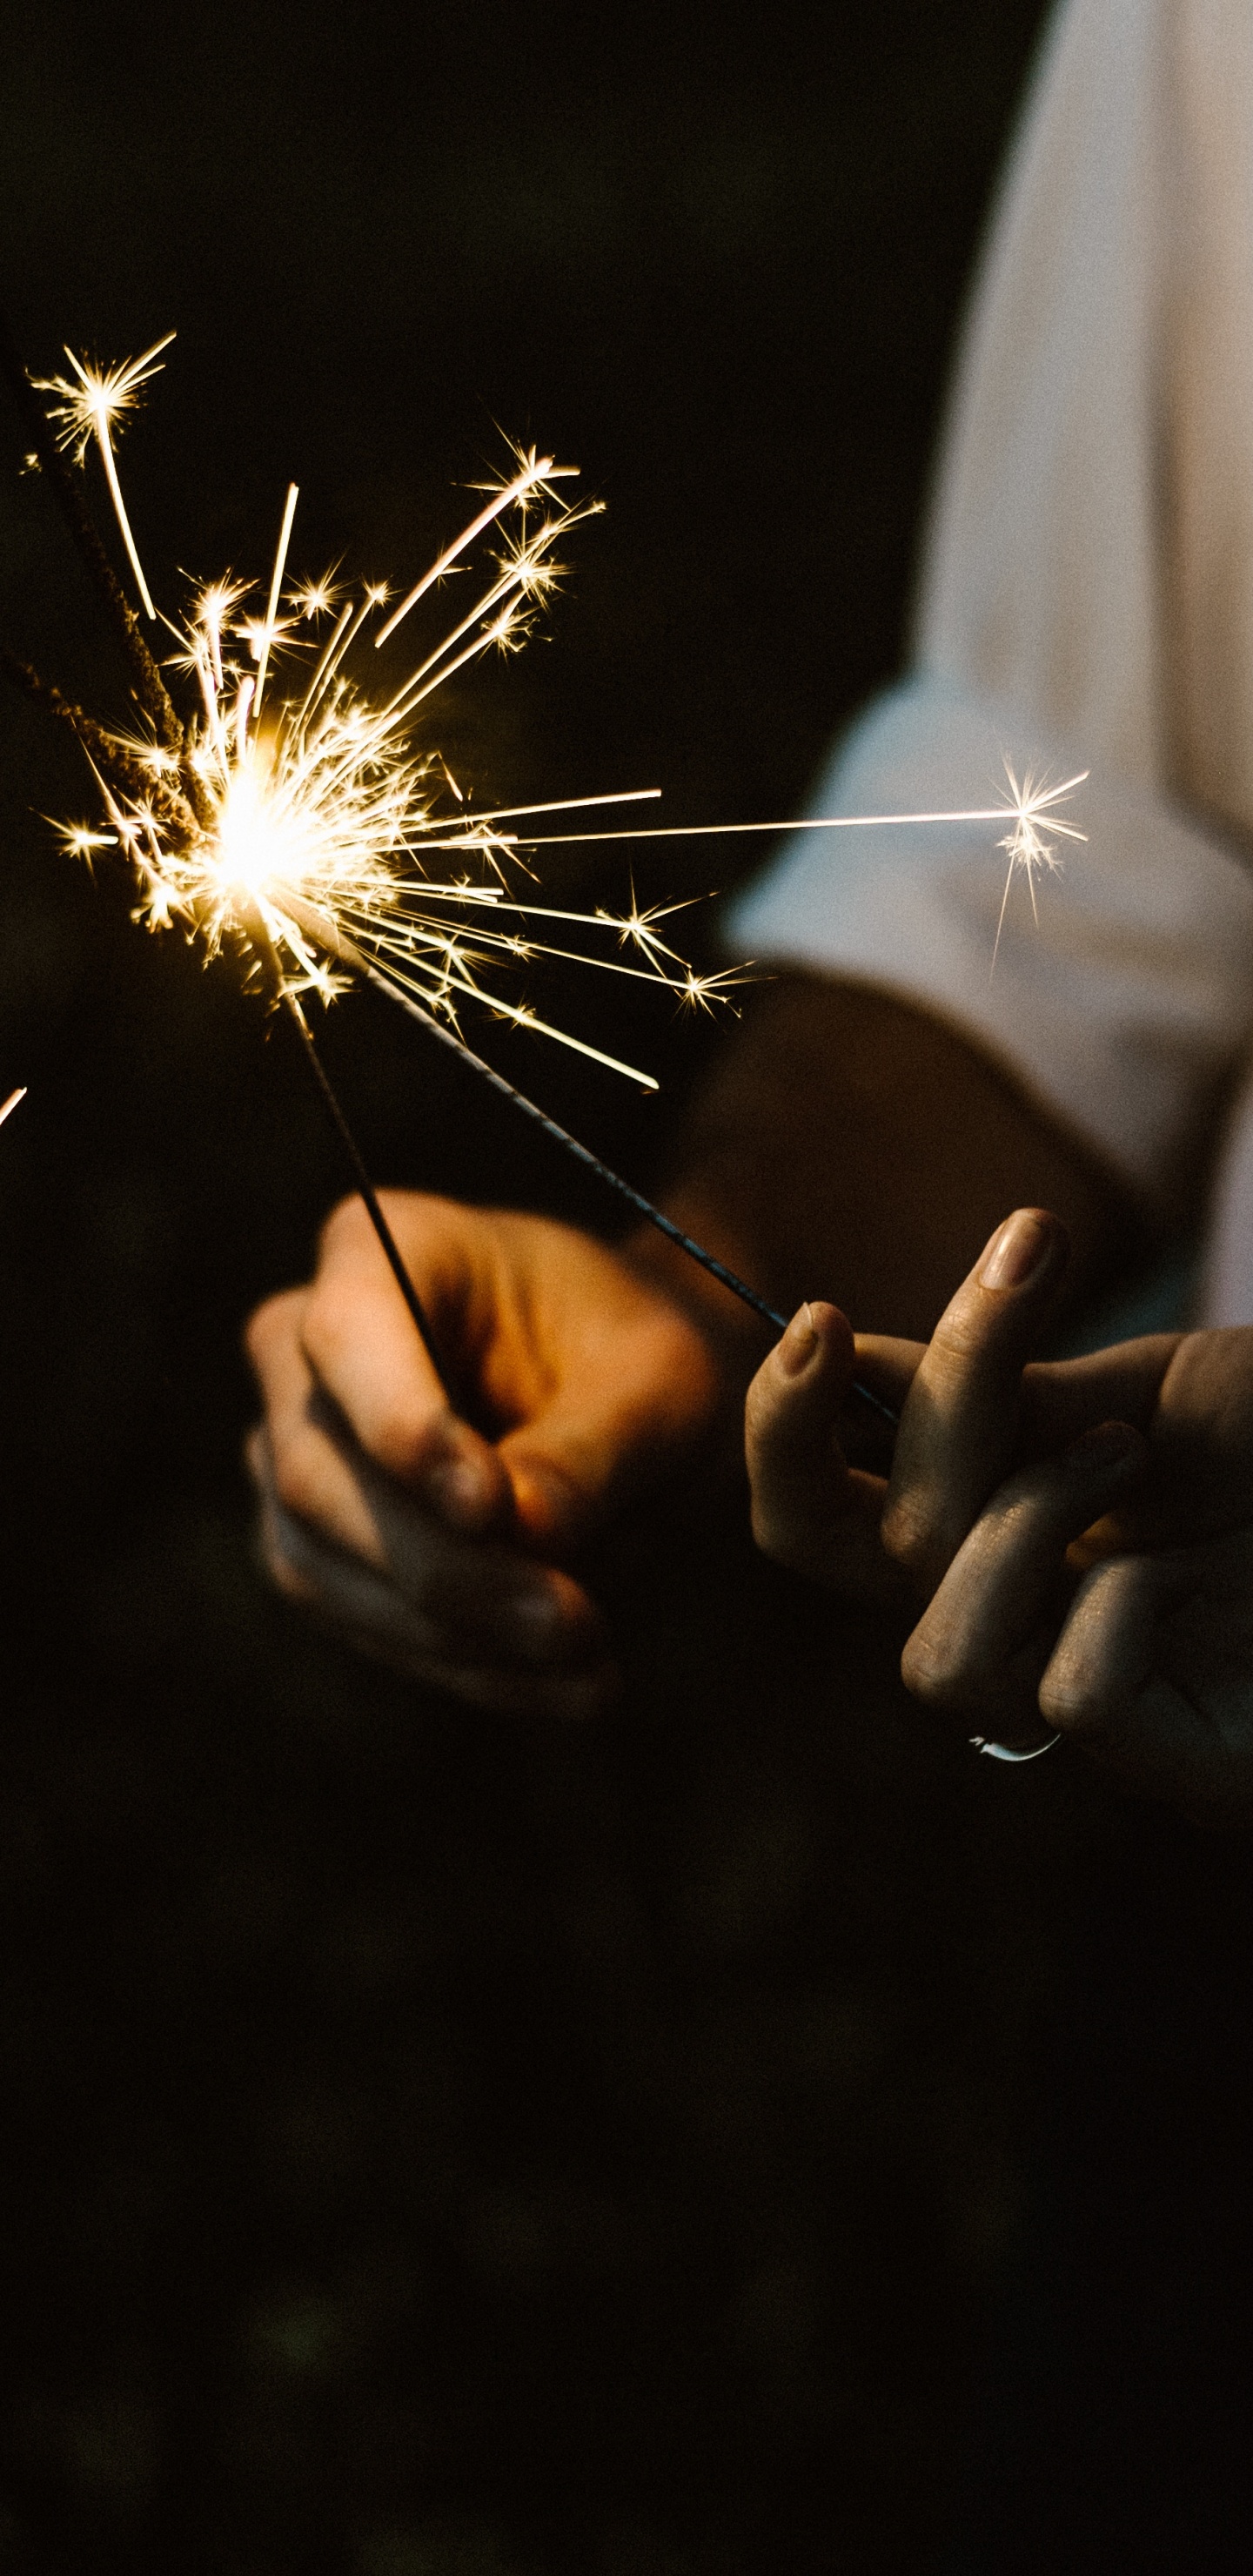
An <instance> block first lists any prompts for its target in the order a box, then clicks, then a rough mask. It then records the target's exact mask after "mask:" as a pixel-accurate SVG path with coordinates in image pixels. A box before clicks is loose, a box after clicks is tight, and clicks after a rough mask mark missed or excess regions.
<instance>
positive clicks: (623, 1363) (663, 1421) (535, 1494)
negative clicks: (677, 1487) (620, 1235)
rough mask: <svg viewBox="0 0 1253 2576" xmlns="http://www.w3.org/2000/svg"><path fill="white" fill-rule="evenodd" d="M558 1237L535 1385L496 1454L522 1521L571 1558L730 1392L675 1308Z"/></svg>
mask: <svg viewBox="0 0 1253 2576" xmlns="http://www.w3.org/2000/svg"><path fill="white" fill-rule="evenodd" d="M553 1234H554V1236H555V1237H558V1238H559V1239H558V1240H555V1241H554V1242H553V1243H552V1245H551V1247H550V1252H551V1258H547V1259H546V1263H545V1267H546V1273H547V1275H546V1281H545V1293H546V1299H547V1304H546V1309H545V1314H544V1319H543V1344H542V1347H541V1349H540V1351H539V1354H538V1356H539V1359H540V1362H541V1363H542V1365H541V1366H540V1367H539V1368H538V1369H537V1370H536V1372H535V1375H536V1379H537V1381H538V1382H537V1383H536V1384H535V1385H534V1387H533V1388H532V1389H529V1390H528V1401H527V1403H526V1405H525V1409H524V1410H523V1418H522V1419H521V1420H520V1421H519V1422H518V1423H517V1425H516V1427H515V1428H513V1429H510V1430H508V1431H506V1432H505V1434H504V1436H503V1437H502V1439H501V1441H500V1446H499V1456H500V1461H501V1465H502V1467H503V1469H504V1470H505V1473H506V1474H507V1476H508V1478H509V1481H510V1485H511V1487H512V1491H513V1502H514V1513H515V1517H516V1521H517V1525H518V1528H519V1529H520V1530H521V1531H524V1532H525V1534H526V1536H527V1538H528V1539H529V1540H530V1541H531V1543H532V1544H533V1545H534V1546H536V1547H538V1548H540V1549H543V1550H544V1551H545V1552H546V1553H553V1554H568V1553H570V1552H571V1551H572V1550H573V1549H576V1548H578V1547H581V1546H583V1545H585V1544H586V1543H587V1541H588V1540H589V1539H590V1538H591V1537H592V1536H593V1535H594V1533H595V1532H596V1531H597V1530H599V1529H601V1528H602V1527H603V1526H604V1525H605V1523H606V1522H607V1521H609V1520H610V1519H611V1518H612V1516H613V1515H614V1513H616V1512H618V1511H620V1510H621V1509H622V1508H623V1506H624V1505H626V1504H627V1503H629V1502H631V1501H632V1500H634V1499H635V1497H636V1496H637V1495H638V1494H640V1493H641V1492H643V1491H645V1490H646V1489H647V1488H648V1487H649V1486H650V1485H652V1484H654V1483H656V1481H657V1480H658V1478H659V1477H660V1476H661V1475H663V1474H664V1473H665V1472H667V1471H668V1470H669V1469H670V1468H671V1467H672V1466H673V1465H674V1464H675V1462H676V1461H678V1460H679V1459H681V1458H683V1457H684V1456H686V1455H688V1454H689V1453H690V1452H691V1450H692V1448H693V1446H694V1445H695V1443H696V1442H697V1441H698V1440H699V1439H700V1437H702V1436H703V1435H704V1434H706V1433H707V1432H708V1431H709V1430H710V1428H711V1426H712V1424H713V1423H714V1421H715V1420H716V1419H717V1417H718V1415H719V1411H720V1408H721V1406H722V1404H723V1403H724V1401H725V1397H724V1390H723V1387H722V1382H721V1377H720V1373H719V1370H718V1367H717V1364H716V1362H715V1359H714V1356H713V1352H712V1349H711V1347H710V1344H709V1343H708V1342H707V1340H706V1338H705V1336H704V1334H703V1333H702V1332H701V1331H700V1330H699V1329H698V1327H697V1326H696V1325H695V1324H694V1323H693V1322H692V1320H691V1319H690V1318H689V1317H688V1316H687V1315H686V1314H684V1313H683V1312H682V1310H681V1309H680V1308H679V1307H678V1306H676V1305H673V1304H672V1303H671V1302H670V1300H669V1299H668V1298H667V1297H666V1296H665V1295H664V1294H662V1293H660V1292H659V1291H658V1290H657V1289H656V1288H655V1287H654V1286H653V1285H652V1284H651V1283H650V1284H648V1285H647V1286H645V1285H643V1284H642V1283H641V1282H640V1280H639V1279H638V1278H637V1277H636V1276H635V1275H634V1273H633V1272H632V1271H631V1270H630V1269H629V1268H628V1267H627V1265H626V1264H625V1263H623V1262H621V1261H620V1260H618V1259H617V1258H616V1257H615V1256H614V1255H613V1254H611V1253H609V1252H607V1251H606V1250H605V1249H604V1248H603V1247H602V1246H600V1245H597V1244H594V1243H591V1242H590V1241H586V1240H584V1241H580V1242H577V1243H576V1244H575V1245H574V1246H573V1247H571V1244H570V1241H569V1238H568V1237H567V1238H564V1239H560V1234H561V1230H559V1229H556V1228H554V1229H553ZM532 1257H534V1256H532ZM521 1409H522V1408H520V1410H521Z"/></svg>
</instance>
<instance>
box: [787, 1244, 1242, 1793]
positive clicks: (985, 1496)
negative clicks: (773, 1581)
mask: <svg viewBox="0 0 1253 2576" xmlns="http://www.w3.org/2000/svg"><path fill="white" fill-rule="evenodd" d="M1033 1251H1034V1255H1035V1257H1034V1259H1032V1257H1031V1256H1032V1253H1033ZM998 1254H999V1256H1000V1257H999V1261H998ZM1064 1259H1065V1245H1064V1237H1063V1236H1062V1233H1061V1229H1060V1228H1058V1227H1057V1226H1056V1223H1055V1221H1054V1220H1051V1219H1049V1218H1047V1217H1046V1216H1044V1215H1043V1213H1042V1212H1039V1211H1019V1214H1018V1216H1017V1217H1016V1218H1014V1219H1011V1220H1010V1222H1009V1224H1008V1225H1007V1226H1006V1227H1004V1228H1002V1229H1000V1230H999V1232H998V1235H997V1236H996V1237H994V1238H993V1242H992V1244H990V1245H989V1246H988V1248H987V1251H986V1252H985V1254H984V1256H983V1261H982V1263H981V1264H980V1266H979V1268H978V1269H977V1270H976V1271H975V1272H974V1273H972V1275H971V1277H970V1279H968V1280H967V1281H966V1282H965V1283H964V1285H963V1287H962V1288H961V1289H960V1290H959V1291H958V1294H957V1296H956V1298H955V1299H954V1300H953V1302H952V1304H951V1305H950V1307H949V1308H948V1311H947V1313H946V1314H945V1316H944V1318H943V1319H942V1321H941V1324H940V1326H939V1327H938V1329H937V1332H936V1335H935V1336H934V1338H933V1340H932V1342H931V1344H930V1345H928V1346H927V1347H926V1348H925V1350H924V1349H923V1348H921V1347H920V1346H918V1345H916V1344H914V1345H909V1344H885V1343H876V1342H874V1341H872V1340H870V1339H866V1340H859V1341H858V1342H857V1344H856V1366H857V1369H858V1372H859V1374H861V1375H863V1376H868V1377H869V1378H870V1379H871V1381H872V1383H873V1384H874V1385H875V1386H876V1388H877V1389H878V1390H879V1391H881V1392H883V1393H884V1394H885V1395H886V1396H887V1397H888V1398H889V1400H893V1401H896V1402H897V1403H899V1404H900V1406H901V1408H902V1421H901V1430H900V1434H899V1435H898V1439H897V1443H896V1449H895V1454H894V1457H893V1461H892V1470H891V1476H890V1478H882V1477H871V1476H867V1475H865V1474H862V1475H860V1476H858V1475H856V1474H854V1473H853V1472H852V1471H850V1470H849V1468H848V1467H847V1465H846V1463H845V1461H844V1458H843V1455H842V1453H841V1451H840V1450H839V1448H838V1446H836V1445H835V1444H834V1443H833V1436H832V1435H833V1431H834V1427H835V1423H836V1420H837V1416H838V1413H839V1408H840V1406H841V1404H842V1402H843V1400H844V1398H845V1395H846V1391H847V1386H848V1381H849V1378H850V1377H851V1374H852V1369H853V1366H854V1343H853V1337H852V1335H851V1333H850V1332H849V1329H848V1327H847V1325H846V1324H845V1322H844V1319H843V1317H842V1316H839V1315H838V1314H837V1312H836V1310H834V1309H831V1308H816V1309H813V1310H811V1315H812V1320H811V1321H810V1320H808V1319H807V1318H806V1315H805V1311H804V1310H802V1315H801V1317H799V1318H797V1319H795V1320H794V1322H793V1324H792V1326H790V1327H789V1332H788V1335H787V1336H785V1339H784V1342H783V1343H781V1344H780V1345H779V1346H778V1348H777V1350H776V1351H775V1352H773V1353H772V1354H771V1357H770V1359H769V1360H768V1361H767V1363H766V1365H765V1367H764V1368H763V1370H762V1371H761V1372H760V1373H759V1376H758V1378H757V1380H756V1381H755V1382H754V1386H753V1388H752V1389H751V1390H750V1402H749V1412H748V1450H749V1465H750V1474H751V1476H752V1479H753V1485H754V1511H755V1527H756V1529H757V1533H758V1537H759V1541H760V1543H761V1544H762V1545H763V1546H764V1547H765V1548H766V1550H767V1552H768V1553H769V1554H772V1555H775V1556H778V1557H780V1558H781V1559H782V1561H783V1562H785V1563H789V1564H792V1565H795V1566H798V1567H799V1568H800V1569H801V1570H803V1571H806V1572H809V1573H810V1574H812V1575H814V1576H815V1577H816V1578H817V1579H818V1580H820V1581H826V1582H827V1583H829V1584H830V1585H831V1586H832V1588H835V1589H837V1590H842V1591H844V1592H846V1593H847V1592H853V1593H857V1594H859V1595H860V1596H861V1597H863V1598H864V1597H867V1596H868V1595H869V1596H870V1597H875V1598H878V1599H881V1600H882V1599H886V1600H890V1601H893V1602H895V1603H896V1605H897V1606H898V1607H899V1608H900V1609H901V1610H902V1611H903V1612H904V1613H905V1614H906V1615H907V1616H909V1617H911V1618H913V1619H915V1620H916V1624H915V1625H914V1627H913V1630H912V1634H911V1635H910V1636H909V1639H908V1642H907V1644H906V1647H905V1651H904V1656H903V1659H902V1670H903V1673H904V1677H905V1680H906V1683H907V1685H908V1687H909V1688H910V1689H911V1690H912V1691H914V1692H915V1693H916V1694H917V1695H918V1696H919V1697H920V1698H922V1699H924V1700H926V1701H928V1702H929V1703H930V1704H931V1705H934V1706H937V1707H940V1708H945V1709H951V1710H953V1711H955V1712H959V1713H961V1714H962V1715H963V1716H964V1717H965V1718H966V1719H967V1720H970V1719H972V1718H973V1719H975V1720H976V1721H977V1722H978V1724H979V1727H980V1729H981V1731H982V1732H984V1733H986V1734H988V1735H996V1736H998V1737H1000V1738H1002V1739H1003V1740H1004V1739H1008V1740H1009V1741H1010V1742H1013V1741H1015V1740H1017V1741H1019V1742H1022V1741H1024V1740H1026V1741H1029V1740H1030V1737H1031V1733H1032V1730H1033V1729H1034V1732H1035V1734H1036V1736H1037V1737H1038V1735H1039V1732H1040V1729H1039V1720H1040V1718H1041V1717H1042V1718H1043V1719H1045V1720H1046V1721H1047V1723H1048V1724H1049V1725H1051V1726H1053V1727H1054V1728H1056V1729H1057V1730H1058V1731H1059V1732H1060V1733H1062V1734H1063V1735H1068V1736H1070V1737H1071V1738H1072V1740H1073V1741H1075V1742H1076V1743H1078V1744H1080V1745H1081V1746H1082V1748H1083V1749H1084V1750H1085V1751H1086V1752H1087V1753H1089V1754H1090V1755H1091V1756H1092V1758H1093V1759H1094V1760H1095V1761H1097V1762H1099V1763H1101V1764H1102V1765H1103V1766H1104V1767H1105V1768H1106V1769H1108V1770H1110V1771H1111V1772H1112V1773H1113V1774H1114V1775H1115V1776H1116V1777H1117V1778H1118V1779H1119V1780H1120V1781H1121V1782H1122V1783H1123V1785H1125V1786H1127V1787H1129V1788H1133V1789H1136V1790H1140V1791H1143V1792H1145V1793H1147V1794H1150V1795H1154V1796H1159V1797H1164V1798H1167V1799H1169V1800H1170V1801H1171V1802H1172V1803H1174V1804H1176V1805H1178V1806H1180V1807H1182V1808H1183V1809H1185V1810H1186V1811H1187V1812H1189V1813H1190V1814H1192V1815H1193V1816H1195V1817H1197V1818H1198V1819H1201V1820H1205V1821H1209V1822H1215V1823H1243V1822H1248V1821H1251V1820H1253V1334H1251V1333H1245V1332H1239V1333H1237V1332H1224V1333H1195V1334H1188V1335H1160V1336H1156V1337H1154V1338H1152V1339H1150V1340H1145V1341H1139V1342H1132V1343H1127V1344H1123V1345H1122V1346H1120V1347H1119V1348H1117V1349H1114V1350H1109V1351H1102V1352H1098V1353H1096V1354H1093V1355H1091V1356H1090V1357H1087V1358H1085V1359H1082V1360H1075V1361H1068V1362H1048V1363H1037V1364H1033V1365H1028V1366H1026V1367H1024V1365H1023V1361H1024V1357H1025V1354H1026V1352H1027V1350H1029V1348H1030V1347H1031V1344H1032V1342H1033V1341H1034V1340H1035V1339H1037V1338H1038V1335H1039V1332H1040V1328H1041V1325H1042V1323H1043V1321H1044V1319H1045V1316H1046V1314H1047V1309H1048V1305H1049V1303H1050V1302H1051V1298H1052V1295H1053V1293H1054V1292H1055V1290H1056V1287H1057V1284H1058V1281H1059V1279H1060V1275H1061V1268H1062V1266H1063V1264H1064ZM1016 1261H1017V1265H1018V1269H1017V1275H1013V1274H1014V1272H1015V1264H1016ZM998 1274H999V1275H998ZM920 1609H921V1613H922V1615H921V1616H920V1617H919V1616H918V1615H917V1614H918V1612H919V1610H920Z"/></svg>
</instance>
